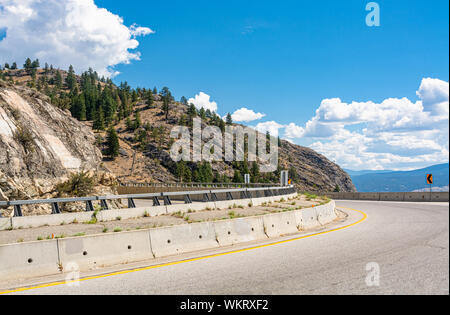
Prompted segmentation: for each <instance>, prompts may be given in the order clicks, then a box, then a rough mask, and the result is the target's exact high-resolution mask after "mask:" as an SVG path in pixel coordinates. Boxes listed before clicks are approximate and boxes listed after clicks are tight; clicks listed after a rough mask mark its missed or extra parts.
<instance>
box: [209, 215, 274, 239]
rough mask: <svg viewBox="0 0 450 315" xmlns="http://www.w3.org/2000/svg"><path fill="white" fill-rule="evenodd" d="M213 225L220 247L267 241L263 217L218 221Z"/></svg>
mask: <svg viewBox="0 0 450 315" xmlns="http://www.w3.org/2000/svg"><path fill="white" fill-rule="evenodd" d="M213 225H214V230H215V233H216V238H217V241H218V242H219V245H220V246H229V245H235V244H239V243H247V242H252V241H258V240H263V239H267V235H266V234H265V233H264V223H263V219H262V218H261V217H248V218H239V219H233V220H226V221H216V222H213Z"/></svg>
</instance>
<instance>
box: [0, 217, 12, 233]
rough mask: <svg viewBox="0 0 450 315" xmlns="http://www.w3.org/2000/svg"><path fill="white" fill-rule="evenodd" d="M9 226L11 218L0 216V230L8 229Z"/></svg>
mask: <svg viewBox="0 0 450 315" xmlns="http://www.w3.org/2000/svg"><path fill="white" fill-rule="evenodd" d="M11 228H12V224H11V218H0V231H4V230H9V229H11Z"/></svg>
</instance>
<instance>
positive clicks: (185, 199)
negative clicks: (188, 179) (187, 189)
mask: <svg viewBox="0 0 450 315" xmlns="http://www.w3.org/2000/svg"><path fill="white" fill-rule="evenodd" d="M184 203H192V199H191V196H189V195H184Z"/></svg>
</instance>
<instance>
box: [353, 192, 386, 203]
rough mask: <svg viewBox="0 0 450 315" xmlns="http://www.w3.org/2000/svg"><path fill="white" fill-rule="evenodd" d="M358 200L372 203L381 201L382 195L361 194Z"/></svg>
mask: <svg viewBox="0 0 450 315" xmlns="http://www.w3.org/2000/svg"><path fill="white" fill-rule="evenodd" d="M355 199H356V200H372V201H378V200H380V194H379V193H360V194H359V196H358V197H357V198H355Z"/></svg>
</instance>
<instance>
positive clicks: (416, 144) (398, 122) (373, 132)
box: [284, 78, 449, 170]
mask: <svg viewBox="0 0 450 315" xmlns="http://www.w3.org/2000/svg"><path fill="white" fill-rule="evenodd" d="M448 89H449V84H448V82H445V81H442V80H438V79H430V78H425V79H423V80H422V82H421V85H420V88H419V90H418V91H417V96H418V97H419V100H418V101H415V102H412V101H410V100H409V99H407V98H401V99H398V98H388V99H386V100H384V101H383V102H381V103H375V102H371V101H368V102H352V103H345V102H342V101H341V100H340V99H339V98H333V99H325V100H323V101H322V102H321V104H320V106H319V108H318V109H317V111H316V115H315V116H314V117H313V118H311V119H310V120H309V121H308V122H307V123H306V124H305V126H297V125H296V124H294V123H291V124H289V125H287V126H285V131H284V137H285V138H287V139H288V140H290V141H292V140H293V139H302V140H304V141H310V142H311V143H312V144H311V145H310V147H311V148H313V149H315V150H317V151H318V152H320V153H322V154H324V155H325V156H327V157H329V158H330V159H332V160H335V161H336V162H337V163H338V164H340V165H341V166H343V167H346V168H350V169H356V170H357V169H410V168H416V167H421V166H427V165H430V164H436V163H444V162H448V160H449V136H448V132H449V90H448Z"/></svg>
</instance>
